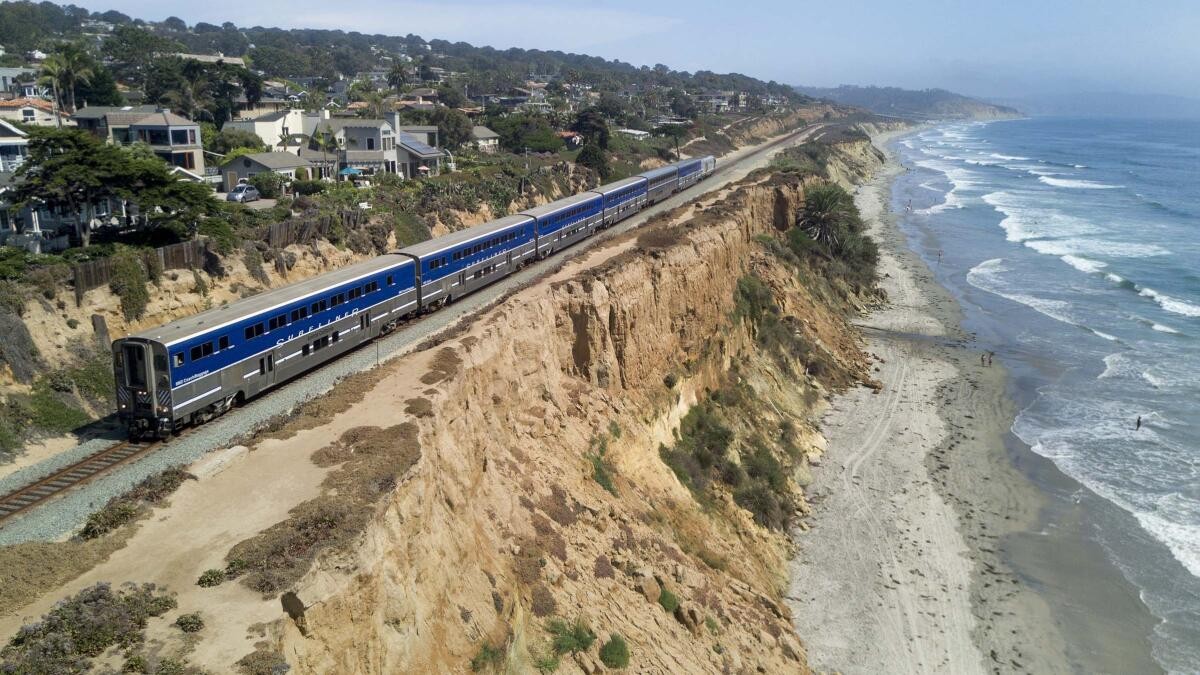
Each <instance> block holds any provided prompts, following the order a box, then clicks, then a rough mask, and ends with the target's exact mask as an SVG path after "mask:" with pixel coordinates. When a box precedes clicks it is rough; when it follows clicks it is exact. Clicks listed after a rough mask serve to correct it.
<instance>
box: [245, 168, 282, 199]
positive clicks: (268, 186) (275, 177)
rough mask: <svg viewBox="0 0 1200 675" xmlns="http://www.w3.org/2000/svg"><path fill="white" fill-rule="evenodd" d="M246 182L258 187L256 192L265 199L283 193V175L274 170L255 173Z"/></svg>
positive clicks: (275, 197) (276, 197)
mask: <svg viewBox="0 0 1200 675" xmlns="http://www.w3.org/2000/svg"><path fill="white" fill-rule="evenodd" d="M247 182H248V183H250V184H251V185H253V186H254V187H256V188H258V193H259V194H260V195H262V196H263V197H266V198H267V199H278V198H279V195H281V194H283V184H284V179H283V176H280V175H279V174H277V173H275V172H274V171H265V172H263V173H256V174H254V175H253V176H251V177H250V180H248V181H247Z"/></svg>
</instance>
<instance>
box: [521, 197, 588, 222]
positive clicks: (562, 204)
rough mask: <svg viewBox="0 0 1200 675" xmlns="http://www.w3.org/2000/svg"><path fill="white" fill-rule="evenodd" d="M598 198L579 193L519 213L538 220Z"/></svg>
mask: <svg viewBox="0 0 1200 675" xmlns="http://www.w3.org/2000/svg"><path fill="white" fill-rule="evenodd" d="M599 196H600V195H597V194H596V193H594V192H581V193H579V194H577V195H572V196H570V197H563V198H562V199H559V200H556V201H553V202H550V203H549V204H542V205H541V206H535V207H533V208H532V209H526V210H524V211H522V212H521V213H523V214H525V215H527V216H533V217H534V218H540V217H542V216H548V215H550V214H552V213H557V212H559V211H562V210H563V209H566V208H570V207H572V206H576V205H578V204H582V203H583V202H590V201H592V200H593V199H598V198H599Z"/></svg>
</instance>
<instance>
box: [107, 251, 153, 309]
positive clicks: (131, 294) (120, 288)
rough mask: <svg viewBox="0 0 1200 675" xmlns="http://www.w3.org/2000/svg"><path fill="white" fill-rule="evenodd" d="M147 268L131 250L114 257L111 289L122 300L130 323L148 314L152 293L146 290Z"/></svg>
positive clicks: (118, 253)
mask: <svg viewBox="0 0 1200 675" xmlns="http://www.w3.org/2000/svg"><path fill="white" fill-rule="evenodd" d="M146 281H147V276H146V268H145V267H144V266H143V263H142V261H141V259H140V256H138V255H136V254H135V253H134V252H133V251H130V250H127V249H125V250H120V251H118V252H117V253H116V254H115V255H113V257H112V279H111V280H109V282H108V285H109V288H111V289H112V292H113V293H116V294H117V297H119V298H120V299H121V313H122V314H124V315H125V318H126V319H127V320H129V321H136V320H138V319H140V318H142V315H144V314H145V313H146V305H147V304H148V303H149V302H150V293H149V292H148V291H147V290H146Z"/></svg>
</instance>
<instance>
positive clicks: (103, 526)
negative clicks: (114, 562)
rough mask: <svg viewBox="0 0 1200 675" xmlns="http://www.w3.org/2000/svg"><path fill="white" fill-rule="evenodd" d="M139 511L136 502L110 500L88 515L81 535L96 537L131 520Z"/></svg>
mask: <svg viewBox="0 0 1200 675" xmlns="http://www.w3.org/2000/svg"><path fill="white" fill-rule="evenodd" d="M137 513H138V507H137V505H136V504H131V503H129V502H124V501H112V502H109V503H108V504H106V505H105V506H104V507H103V508H101V509H100V510H99V511H97V512H95V513H93V514H91V515H89V516H88V519H87V522H85V523H84V525H83V530H82V531H81V532H80V533H79V536H80V537H83V538H84V539H95V538H96V537H99V536H101V535H104V534H107V533H109V532H112V531H113V530H115V529H117V528H118V527H120V526H122V525H124V524H125V523H128V522H131V521H132V520H133V519H134V518H135V517H137Z"/></svg>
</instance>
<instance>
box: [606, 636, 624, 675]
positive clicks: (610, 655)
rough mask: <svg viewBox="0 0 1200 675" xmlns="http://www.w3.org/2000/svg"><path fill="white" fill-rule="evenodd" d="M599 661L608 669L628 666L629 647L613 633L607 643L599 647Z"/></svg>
mask: <svg viewBox="0 0 1200 675" xmlns="http://www.w3.org/2000/svg"><path fill="white" fill-rule="evenodd" d="M600 661H601V662H602V663H603V664H604V665H605V666H606V667H608V668H616V669H621V668H625V667H627V666H629V645H627V644H625V639H624V638H622V637H621V636H620V635H618V634H616V633H613V634H612V636H611V637H609V639H608V642H605V643H604V646H602V647H600Z"/></svg>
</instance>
